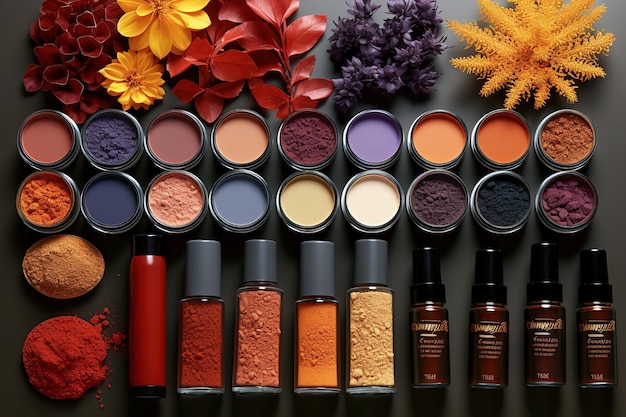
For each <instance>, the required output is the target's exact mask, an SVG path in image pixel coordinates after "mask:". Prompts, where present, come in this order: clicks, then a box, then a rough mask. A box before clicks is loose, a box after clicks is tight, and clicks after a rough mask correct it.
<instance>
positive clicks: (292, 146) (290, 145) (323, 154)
mask: <svg viewBox="0 0 626 417" xmlns="http://www.w3.org/2000/svg"><path fill="white" fill-rule="evenodd" d="M279 140H280V149H281V151H282V154H283V155H284V156H285V157H286V158H287V159H288V160H289V161H290V162H292V163H293V164H295V165H297V166H302V167H315V166H319V165H321V164H323V163H324V162H326V161H328V160H329V158H331V157H332V156H333V155H334V153H335V150H336V149H337V132H336V130H335V127H334V125H333V123H332V121H331V120H330V119H329V118H328V117H327V116H325V115H323V114H322V113H320V112H315V111H301V112H297V113H293V114H292V115H291V116H290V117H289V118H287V119H286V120H285V121H284V122H283V124H282V126H281V127H280V132H279Z"/></svg>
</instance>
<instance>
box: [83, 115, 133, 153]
mask: <svg viewBox="0 0 626 417" xmlns="http://www.w3.org/2000/svg"><path fill="white" fill-rule="evenodd" d="M83 143H84V146H85V149H86V151H87V152H88V153H89V155H91V157H92V158H93V159H94V160H95V161H96V162H98V163H101V164H104V165H119V164H123V163H124V162H126V161H127V160H128V159H130V158H131V157H132V156H133V154H134V153H135V151H136V150H137V147H138V146H139V138H138V135H137V127H136V126H135V125H134V124H133V123H132V122H131V121H130V120H128V119H127V118H125V117H121V116H120V115H116V114H114V113H106V114H103V115H101V116H99V117H96V118H95V119H93V120H91V121H90V122H89V124H88V125H87V126H86V128H85V130H84V132H83Z"/></svg>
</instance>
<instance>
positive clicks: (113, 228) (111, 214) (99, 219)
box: [81, 171, 143, 234]
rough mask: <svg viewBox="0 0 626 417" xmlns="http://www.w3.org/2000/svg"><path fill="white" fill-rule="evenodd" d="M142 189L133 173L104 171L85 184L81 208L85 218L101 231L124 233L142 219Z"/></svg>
mask: <svg viewBox="0 0 626 417" xmlns="http://www.w3.org/2000/svg"><path fill="white" fill-rule="evenodd" d="M142 201H143V191H142V190H141V186H140V185H139V183H138V182H137V180H135V179H134V178H133V177H131V176H130V175H128V174H126V173H124V172H120V171H104V172H101V173H99V174H96V175H95V176H93V177H92V178H91V179H89V181H87V183H86V184H85V187H84V188H83V192H82V195H81V211H82V213H83V216H84V217H85V220H86V221H87V222H88V223H89V224H90V225H91V226H92V227H93V228H94V229H95V230H97V231H99V232H102V233H111V234H113V233H122V232H125V231H127V230H130V229H131V228H132V227H134V226H135V225H136V224H137V223H138V222H139V220H140V219H141V214H142Z"/></svg>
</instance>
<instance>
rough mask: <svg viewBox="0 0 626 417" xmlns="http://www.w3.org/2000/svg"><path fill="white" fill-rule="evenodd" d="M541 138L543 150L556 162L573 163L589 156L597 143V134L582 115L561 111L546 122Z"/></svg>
mask: <svg viewBox="0 0 626 417" xmlns="http://www.w3.org/2000/svg"><path fill="white" fill-rule="evenodd" d="M540 140H541V148H542V149H543V152H545V154H546V155H547V156H548V157H549V158H551V159H552V160H554V162H556V163H558V164H564V165H572V164H576V163H579V162H580V161H582V160H584V159H585V158H587V157H588V156H589V154H590V153H591V151H592V150H593V148H594V145H595V134H594V131H593V128H592V127H591V125H590V124H589V122H588V121H587V120H585V118H583V117H582V116H580V115H578V114H576V113H571V112H560V113H557V114H555V115H553V116H551V117H550V119H549V120H548V122H547V123H545V125H544V126H543V128H542V129H541V134H540Z"/></svg>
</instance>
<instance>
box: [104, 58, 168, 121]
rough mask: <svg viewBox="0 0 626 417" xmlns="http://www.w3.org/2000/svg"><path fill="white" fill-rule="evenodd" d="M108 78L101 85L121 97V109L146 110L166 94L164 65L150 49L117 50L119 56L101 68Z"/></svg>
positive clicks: (113, 94)
mask: <svg viewBox="0 0 626 417" xmlns="http://www.w3.org/2000/svg"><path fill="white" fill-rule="evenodd" d="M98 72H99V73H100V74H102V75H103V76H104V77H105V80H104V81H103V82H102V86H103V87H104V88H106V90H107V93H109V94H110V95H112V96H114V97H118V99H117V101H118V102H119V103H120V104H121V105H122V109H124V110H128V109H130V108H131V107H132V108H133V109H135V110H138V109H140V108H143V109H145V110H147V109H148V108H149V107H150V106H151V105H153V104H154V101H155V100H161V99H163V97H164V96H165V90H164V89H163V87H161V86H162V85H163V84H164V83H165V81H164V80H163V78H162V76H163V65H161V64H159V61H158V60H157V58H156V57H155V56H154V55H153V54H152V53H151V52H150V50H149V49H147V48H146V49H142V50H140V51H128V52H118V53H117V59H114V60H113V61H112V62H111V63H110V64H109V65H107V66H106V67H104V68H102V69H101V70H100V71H98Z"/></svg>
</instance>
